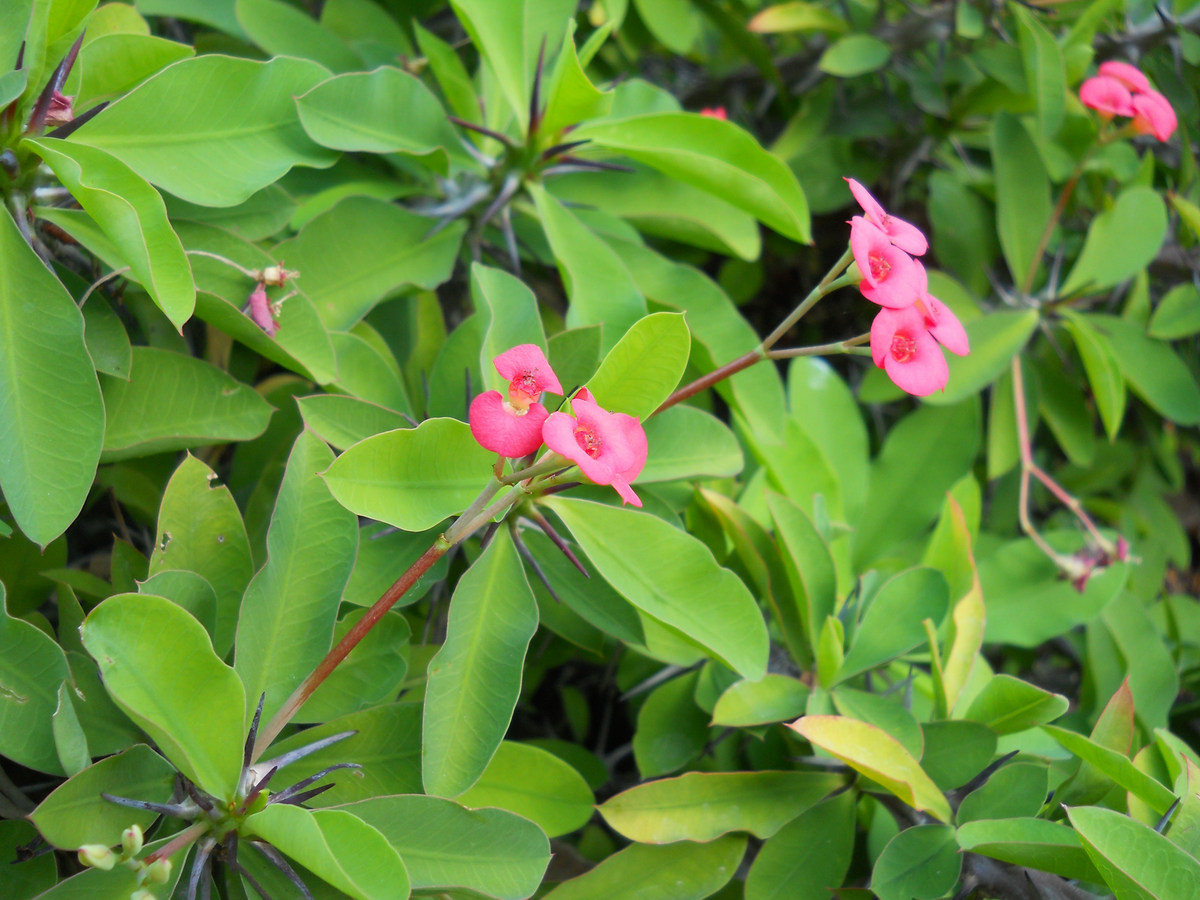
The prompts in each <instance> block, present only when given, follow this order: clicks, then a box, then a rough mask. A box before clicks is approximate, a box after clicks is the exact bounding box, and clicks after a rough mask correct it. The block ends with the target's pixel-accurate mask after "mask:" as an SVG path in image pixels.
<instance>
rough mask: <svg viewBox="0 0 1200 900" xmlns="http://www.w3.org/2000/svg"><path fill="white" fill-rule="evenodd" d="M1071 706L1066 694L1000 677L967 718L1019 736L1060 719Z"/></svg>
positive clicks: (974, 702)
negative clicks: (1035, 727) (1020, 733)
mask: <svg viewBox="0 0 1200 900" xmlns="http://www.w3.org/2000/svg"><path fill="white" fill-rule="evenodd" d="M1069 705H1070V704H1069V703H1068V702H1067V698H1066V697H1064V696H1063V695H1062V694H1052V693H1050V692H1049V691H1044V690H1042V689H1041V688H1040V687H1037V686H1036V685H1033V684H1030V683H1029V682H1028V681H1022V680H1021V679H1019V678H1013V677H1012V676H1011V675H996V676H995V677H994V678H992V679H991V680H990V681H989V682H988V683H987V684H986V685H984V687H983V690H982V691H980V692H979V693H978V694H977V695H976V697H975V699H974V700H972V701H971V705H970V706H969V707H968V708H967V712H966V715H965V718H967V719H971V720H972V721H975V722H982V723H983V724H984V725H986V726H987V727H988V728H990V729H992V731H994V732H996V734H1016V733H1018V732H1021V731H1025V730H1026V729H1027V728H1032V727H1033V726H1034V725H1040V724H1041V723H1043V722H1051V721H1053V720H1054V719H1057V718H1058V717H1059V716H1061V715H1062V714H1063V713H1065V712H1066V711H1067V707H1068V706H1069Z"/></svg>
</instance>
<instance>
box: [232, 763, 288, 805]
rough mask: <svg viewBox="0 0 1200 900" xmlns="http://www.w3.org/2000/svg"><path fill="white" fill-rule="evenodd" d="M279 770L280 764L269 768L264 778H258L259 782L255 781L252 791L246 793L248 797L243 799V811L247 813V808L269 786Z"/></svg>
mask: <svg viewBox="0 0 1200 900" xmlns="http://www.w3.org/2000/svg"><path fill="white" fill-rule="evenodd" d="M278 771H279V767H278V766H276V767H275V768H272V769H269V770H267V774H266V775H264V776H263V777H262V778H260V779H258V781H257V782H255V784H254V787H252V788H251V789H250V791H249V792H248V793H247V794H246V799H245V800H243V801H242V808H241V812H242V813H245V812H246V810H248V809H249V808H250V807H251V806H252V805H253V804H254V801H255V800H257V799H258V795H259V794H261V793H262V791H263V788H265V787H266V786H267V784H268V783H269V782H270V780H271V779H272V778H274V777H275V773H276V772H278Z"/></svg>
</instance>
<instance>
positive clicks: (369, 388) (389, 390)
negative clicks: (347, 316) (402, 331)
mask: <svg viewBox="0 0 1200 900" xmlns="http://www.w3.org/2000/svg"><path fill="white" fill-rule="evenodd" d="M329 339H330V342H331V343H332V344H333V352H334V354H335V355H336V356H337V368H338V377H337V379H336V380H335V381H334V382H333V383H332V384H331V385H330V387H331V388H333V389H336V390H339V391H345V392H346V393H348V394H351V395H353V396H355V397H358V398H359V399H360V400H366V401H367V402H368V403H376V404H378V405H380V406H382V407H384V408H385V409H391V410H395V411H396V412H400V413H404V414H405V415H408V414H411V413H412V402H411V401H410V400H409V398H408V392H407V391H406V390H405V387H404V380H403V376H402V374H401V372H400V367H399V366H398V365H396V359H395V357H394V356H393V355H392V351H391V349H390V348H389V347H388V346H387V345H386V344H385V343H384V342H383V341H381V340H378V335H377V333H375V332H374V330H373V329H372V328H371V326H370V325H368V324H367V323H365V322H360V323H359V324H358V325H356V326H355V327H354V333H353V334H347V333H345V332H342V331H335V332H333V333H332V334H330V335H329Z"/></svg>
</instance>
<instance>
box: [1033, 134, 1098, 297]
mask: <svg viewBox="0 0 1200 900" xmlns="http://www.w3.org/2000/svg"><path fill="white" fill-rule="evenodd" d="M1111 139H1112V138H1110V137H1107V136H1106V135H1105V134H1103V133H1102V134H1101V135H1100V136H1099V138H1098V139H1097V141H1096V143H1094V144H1092V146H1091V147H1089V148H1088V150H1087V152H1086V153H1085V154H1083V159H1081V160H1079V163H1078V165H1076V166H1075V170H1074V171H1073V172H1072V173H1071V174H1070V176H1069V177H1068V178H1067V180H1066V181H1065V182H1064V183H1063V189H1062V193H1061V194H1059V195H1058V202H1057V203H1055V204H1054V209H1053V210H1052V211H1051V213H1050V220H1049V221H1048V222H1046V227H1045V228H1043V229H1042V236H1041V238H1040V239H1039V240H1038V245H1037V250H1035V251H1034V253H1033V257H1032V258H1031V259H1030V260H1029V269H1028V271H1026V273H1025V277H1024V278H1023V279H1021V296H1023V297H1028V296H1029V291H1030V290H1031V289H1032V288H1033V279H1035V278H1037V270H1038V266H1039V265H1041V262H1042V256H1043V255H1044V254H1045V252H1046V247H1047V246H1048V245H1049V243H1050V236H1051V235H1052V234H1054V229H1055V227H1057V225H1058V222H1059V220H1060V219H1061V218H1062V215H1063V213H1064V212H1065V211H1066V209H1067V203H1069V202H1070V200H1071V195H1072V194H1073V193H1075V186H1076V185H1077V184H1078V183H1079V177H1080V176H1081V175H1082V174H1083V167H1084V166H1085V165H1086V164H1087V161H1088V160H1089V159H1091V156H1092V154H1093V153H1094V152H1095V151H1096V150H1097V149H1098V148H1100V147H1103V146H1104V145H1105V144H1107V143H1109V141H1110V140H1111Z"/></svg>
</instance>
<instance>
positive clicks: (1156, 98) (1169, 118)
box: [1133, 91, 1179, 141]
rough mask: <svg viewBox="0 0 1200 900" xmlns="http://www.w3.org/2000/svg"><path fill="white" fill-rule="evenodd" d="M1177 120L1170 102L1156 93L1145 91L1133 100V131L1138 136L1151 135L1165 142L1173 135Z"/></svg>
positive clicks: (1177, 123)
mask: <svg viewBox="0 0 1200 900" xmlns="http://www.w3.org/2000/svg"><path fill="white" fill-rule="evenodd" d="M1178 126H1179V120H1178V119H1177V118H1176V117H1175V110H1174V109H1173V108H1172V106H1171V101H1169V100H1168V99H1167V98H1166V97H1164V96H1163V95H1162V94H1160V93H1159V92H1158V91H1146V92H1145V93H1144V94H1137V95H1136V96H1134V98H1133V130H1134V131H1136V132H1137V133H1138V134H1152V135H1154V136H1155V137H1156V138H1158V139H1159V140H1160V141H1165V140H1167V139H1168V138H1170V137H1171V135H1172V134H1174V133H1175V129H1176V128H1177V127H1178Z"/></svg>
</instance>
